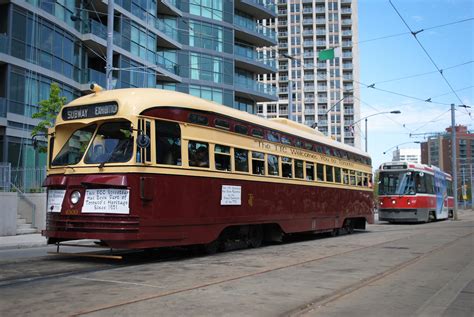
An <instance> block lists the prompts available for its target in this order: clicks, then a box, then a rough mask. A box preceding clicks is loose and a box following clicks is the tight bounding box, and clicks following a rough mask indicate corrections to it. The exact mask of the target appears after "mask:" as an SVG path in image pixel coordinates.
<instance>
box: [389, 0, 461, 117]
mask: <svg viewBox="0 0 474 317" xmlns="http://www.w3.org/2000/svg"><path fill="white" fill-rule="evenodd" d="M388 2H389V3H390V5H391V6H392V8H393V9H394V10H395V12H396V13H397V14H398V16H399V17H400V19H401V20H402V22H403V23H404V24H405V26H406V27H407V29H408V30H409V31H410V33H411V34H412V35H413V37H414V38H415V40H416V42H417V43H418V45H420V47H421V48H422V50H423V52H425V54H426V56H428V58H429V60H430V61H431V63H432V64H433V66H434V67H435V68H436V70H437V71H438V72H439V74H440V75H441V77H443V79H444V81H445V82H446V84H447V85H448V86H449V88H450V89H451V91H452V93H453V94H454V95H455V96H456V98H457V99H458V100H459V102H460V105H463V106H465V105H464V103H463V101H462V100H461V98H460V97H459V95H458V94H457V93H456V91H455V90H454V88H453V86H452V85H451V83H450V82H449V81H448V79H447V78H446V76H444V74H443V71H442V69H441V68H439V67H438V65H437V64H436V62H435V61H434V60H433V58H432V57H431V55H430V54H429V53H428V51H427V50H426V49H425V47H424V46H423V44H421V42H420V40H419V39H418V37H417V34H419V33H420V32H423V31H424V30H423V29H421V30H418V31H413V30H412V29H411V28H410V26H409V25H408V23H407V22H406V21H405V19H404V18H403V17H402V15H401V14H400V12H399V11H398V10H397V8H396V7H395V5H394V4H393V3H392V0H389V1H388ZM468 20H470V19H468ZM466 111H467V109H466Z"/></svg>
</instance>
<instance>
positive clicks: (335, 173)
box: [334, 167, 341, 184]
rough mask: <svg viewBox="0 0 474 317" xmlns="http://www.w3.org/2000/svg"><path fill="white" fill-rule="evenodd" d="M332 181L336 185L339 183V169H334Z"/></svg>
mask: <svg viewBox="0 0 474 317" xmlns="http://www.w3.org/2000/svg"><path fill="white" fill-rule="evenodd" d="M334 181H335V182H336V183H339V184H340V183H341V168H340V167H334Z"/></svg>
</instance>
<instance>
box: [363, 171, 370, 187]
mask: <svg viewBox="0 0 474 317" xmlns="http://www.w3.org/2000/svg"><path fill="white" fill-rule="evenodd" d="M363 186H364V187H369V175H368V174H366V173H364V183H363Z"/></svg>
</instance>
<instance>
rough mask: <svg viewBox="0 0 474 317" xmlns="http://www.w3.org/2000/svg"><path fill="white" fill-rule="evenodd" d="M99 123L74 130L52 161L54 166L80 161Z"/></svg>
mask: <svg viewBox="0 0 474 317" xmlns="http://www.w3.org/2000/svg"><path fill="white" fill-rule="evenodd" d="M96 127H97V125H95V124H91V125H88V126H87V127H83V128H80V129H77V130H76V131H74V133H73V134H72V135H71V137H70V138H69V140H67V142H66V143H65V144H64V146H63V148H62V149H61V151H59V153H58V155H56V157H55V158H54V160H53V161H52V162H51V165H52V166H62V165H74V164H77V163H79V161H80V160H81V159H82V156H83V155H84V152H85V151H86V149H87V146H88V145H89V142H90V140H91V138H92V135H93V134H94V131H95V128H96Z"/></svg>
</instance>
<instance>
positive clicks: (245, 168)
mask: <svg viewBox="0 0 474 317" xmlns="http://www.w3.org/2000/svg"><path fill="white" fill-rule="evenodd" d="M234 162H235V170H236V171H237V172H245V173H248V172H249V151H247V150H242V149H234Z"/></svg>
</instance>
